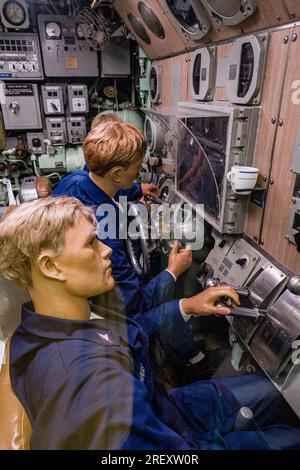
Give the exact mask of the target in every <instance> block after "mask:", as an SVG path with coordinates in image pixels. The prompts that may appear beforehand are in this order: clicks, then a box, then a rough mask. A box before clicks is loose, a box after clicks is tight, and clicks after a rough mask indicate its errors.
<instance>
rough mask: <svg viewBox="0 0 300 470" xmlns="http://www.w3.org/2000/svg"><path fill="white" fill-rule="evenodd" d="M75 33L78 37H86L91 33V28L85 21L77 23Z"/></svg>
mask: <svg viewBox="0 0 300 470" xmlns="http://www.w3.org/2000/svg"><path fill="white" fill-rule="evenodd" d="M76 34H77V37H78V38H79V39H84V38H88V37H90V35H91V30H90V28H89V26H88V25H87V24H86V23H79V24H78V25H77V27H76Z"/></svg>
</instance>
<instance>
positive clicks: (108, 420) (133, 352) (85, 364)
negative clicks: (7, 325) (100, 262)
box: [10, 304, 300, 450]
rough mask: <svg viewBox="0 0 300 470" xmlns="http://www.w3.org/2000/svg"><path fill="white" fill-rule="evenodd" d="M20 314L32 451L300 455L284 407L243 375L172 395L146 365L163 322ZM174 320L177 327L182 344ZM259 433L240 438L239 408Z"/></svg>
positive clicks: (22, 390) (266, 387)
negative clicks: (288, 452) (289, 452)
mask: <svg viewBox="0 0 300 470" xmlns="http://www.w3.org/2000/svg"><path fill="white" fill-rule="evenodd" d="M32 308H33V307H32V305H31V304H26V305H25V306H23V311H22V321H21V325H20V326H19V328H18V329H17V330H16V332H15V333H14V335H13V337H12V341H11V350H10V351H11V356H10V363H11V365H10V373H11V380H12V385H13V388H14V390H15V392H16V393H17V395H18V397H19V399H20V400H21V402H22V403H23V405H24V407H25V409H26V411H27V413H28V415H29V418H30V421H31V423H32V426H33V431H32V438H31V447H32V449H110V450H111V449H123V450H138V449H142V450H150V449H153V450H186V449H300V430H299V429H297V428H293V427H290V426H287V425H283V424H276V423H280V422H281V420H282V416H281V413H282V409H283V407H284V404H283V399H282V398H281V395H280V394H279V392H278V391H277V390H276V389H275V388H274V387H273V386H272V384H271V383H270V382H269V381H268V380H267V379H266V378H264V377H260V376H255V375H246V376H240V377H232V378H226V379H223V380H215V381H209V382H196V383H193V384H191V385H188V386H185V387H182V388H179V389H173V390H168V391H166V390H165V389H164V388H163V387H162V386H161V384H160V383H158V382H157V380H156V378H155V375H154V373H153V368H152V364H151V362H150V360H149V354H148V344H149V338H150V337H151V336H152V335H153V334H156V332H157V330H158V329H159V328H161V327H163V323H164V320H165V319H164V318H162V319H161V321H159V320H158V319H156V320H155V321H151V319H150V317H149V318H146V317H147V316H146V317H145V316H141V317H140V319H139V321H140V322H141V324H138V323H137V322H135V321H134V320H132V319H130V318H128V317H126V316H124V315H121V314H119V313H117V312H115V311H113V310H110V308H109V305H108V306H106V305H104V306H100V307H95V306H93V307H92V309H93V311H94V312H95V313H97V314H98V315H99V316H101V317H102V318H103V319H99V320H98V319H97V320H89V321H72V320H64V319H62V318H55V317H50V316H45V315H41V314H35V313H34V312H33V311H32ZM183 323H184V320H183V319H182V316H181V315H180V314H179V313H177V314H174V315H173V316H172V327H173V328H174V330H175V332H177V335H178V336H179V335H181V326H183ZM242 405H248V406H250V407H251V408H252V410H253V412H254V416H255V418H256V421H257V423H258V424H259V426H260V429H259V428H257V429H255V430H253V431H243V432H241V431H240V432H234V431H233V426H234V422H235V418H236V414H237V411H238V409H239V407H240V406H242Z"/></svg>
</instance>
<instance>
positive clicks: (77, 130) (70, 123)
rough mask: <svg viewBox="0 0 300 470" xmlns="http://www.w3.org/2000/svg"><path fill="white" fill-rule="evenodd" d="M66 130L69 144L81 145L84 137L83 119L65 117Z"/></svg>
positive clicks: (84, 122)
mask: <svg viewBox="0 0 300 470" xmlns="http://www.w3.org/2000/svg"><path fill="white" fill-rule="evenodd" d="M67 130H68V140H69V144H82V142H83V141H84V139H85V136H86V120H85V117H84V116H78V117H77V116H76V117H67Z"/></svg>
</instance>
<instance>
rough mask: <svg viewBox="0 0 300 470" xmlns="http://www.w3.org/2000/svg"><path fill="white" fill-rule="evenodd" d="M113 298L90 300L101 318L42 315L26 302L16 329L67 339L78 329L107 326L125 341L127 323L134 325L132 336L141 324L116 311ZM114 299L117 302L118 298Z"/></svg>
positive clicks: (137, 331)
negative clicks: (69, 317)
mask: <svg viewBox="0 0 300 470" xmlns="http://www.w3.org/2000/svg"><path fill="white" fill-rule="evenodd" d="M112 293H113V291H112ZM113 298H114V294H113V296H112V297H111V298H109V297H108V298H107V297H106V296H105V295H104V296H103V301H102V304H100V303H97V305H96V304H93V303H91V302H90V305H91V311H93V312H94V313H96V314H97V315H99V316H100V317H101V318H102V319H100V320H66V319H64V318H61V317H52V316H49V315H44V314H43V313H42V312H40V313H38V314H37V313H35V312H34V307H33V304H32V302H26V303H24V304H23V306H22V315H21V325H20V326H19V327H18V328H17V330H16V331H17V332H18V331H20V330H22V331H23V332H25V333H26V334H27V333H29V334H33V335H35V336H39V337H42V338H49V339H68V338H70V337H71V336H73V335H74V334H76V332H79V331H83V330H84V331H87V330H93V329H99V328H100V329H107V328H109V329H113V330H115V331H117V332H118V334H119V335H120V336H121V337H122V338H123V339H124V340H125V341H127V337H128V333H127V327H128V326H129V325H130V326H131V327H134V328H133V329H134V330H135V333H134V336H136V335H137V334H138V333H139V332H141V326H140V325H139V324H138V323H137V322H135V321H134V320H132V319H131V318H128V317H126V316H125V315H123V314H122V313H118V312H116V311H115V309H114V308H113V305H112V303H114V302H113ZM97 300H98V299H97ZM116 301H117V302H118V299H117V300H116Z"/></svg>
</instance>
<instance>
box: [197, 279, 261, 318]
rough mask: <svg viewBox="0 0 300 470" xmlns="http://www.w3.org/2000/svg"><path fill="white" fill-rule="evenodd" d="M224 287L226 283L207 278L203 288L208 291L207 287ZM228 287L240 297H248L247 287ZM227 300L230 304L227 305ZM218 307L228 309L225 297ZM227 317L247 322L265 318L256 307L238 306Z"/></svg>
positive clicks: (248, 290)
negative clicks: (246, 320)
mask: <svg viewBox="0 0 300 470" xmlns="http://www.w3.org/2000/svg"><path fill="white" fill-rule="evenodd" d="M226 285H227V284H226V283H224V282H221V281H219V280H218V279H215V278H209V279H207V280H206V282H205V285H204V287H205V288H206V289H208V288H209V287H217V286H226ZM230 287H232V288H233V289H234V290H235V291H236V292H237V293H238V294H239V296H241V297H249V295H250V289H249V288H248V287H235V286H231V285H230ZM228 300H229V301H230V303H228ZM218 305H219V306H225V307H230V306H231V300H230V299H228V298H226V297H225V298H224V300H223V299H222V301H221V302H220V303H219V304H218ZM228 316H231V317H239V318H248V319H249V320H255V321H257V320H259V319H262V318H264V317H265V315H264V311H263V310H259V309H258V308H256V307H253V308H246V307H239V306H238V307H235V308H233V309H232V310H231V312H230V314H229V315H228Z"/></svg>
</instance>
